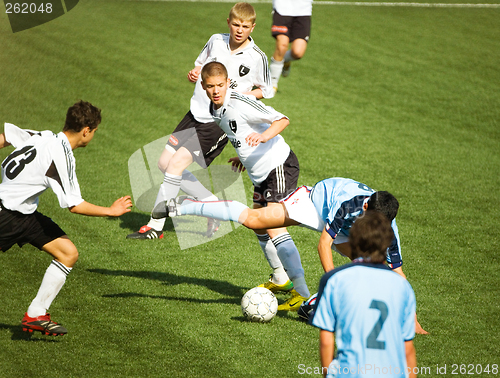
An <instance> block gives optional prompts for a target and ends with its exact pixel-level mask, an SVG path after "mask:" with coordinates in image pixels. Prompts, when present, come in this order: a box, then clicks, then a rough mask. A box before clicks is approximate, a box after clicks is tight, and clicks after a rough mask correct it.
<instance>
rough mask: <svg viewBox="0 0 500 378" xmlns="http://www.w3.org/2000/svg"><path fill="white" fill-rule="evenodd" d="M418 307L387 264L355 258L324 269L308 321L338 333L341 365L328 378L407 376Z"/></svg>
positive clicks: (404, 284) (338, 355) (338, 353)
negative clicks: (408, 344)
mask: <svg viewBox="0 0 500 378" xmlns="http://www.w3.org/2000/svg"><path fill="white" fill-rule="evenodd" d="M415 309H416V302H415V294H414V292H413V289H412V288H411V286H410V284H409V283H408V281H407V280H405V279H404V278H403V277H401V276H400V275H399V274H397V273H394V272H392V271H391V270H390V269H389V268H388V267H387V266H385V265H383V264H371V263H366V262H362V261H355V262H353V263H350V264H347V265H343V266H341V267H339V268H337V269H334V270H332V271H330V272H328V273H326V274H325V275H324V276H323V278H322V279H321V282H320V287H319V292H318V299H317V302H316V310H315V312H314V315H313V317H312V319H311V320H310V323H311V324H312V325H313V326H315V327H318V328H320V329H323V330H326V331H329V332H335V342H336V355H335V360H334V362H336V363H337V364H338V365H337V366H336V368H334V366H333V365H330V369H329V374H328V377H360V378H361V377H362V378H370V377H384V378H390V377H398V378H401V377H406V376H407V374H406V370H407V369H406V368H407V366H406V351H405V345H404V342H405V341H408V340H413V338H414V337H415ZM335 372H337V375H335Z"/></svg>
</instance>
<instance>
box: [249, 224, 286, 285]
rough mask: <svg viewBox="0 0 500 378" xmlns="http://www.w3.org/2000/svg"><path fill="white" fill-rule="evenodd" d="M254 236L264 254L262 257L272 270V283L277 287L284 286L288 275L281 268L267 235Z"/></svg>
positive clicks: (276, 252) (274, 248)
mask: <svg viewBox="0 0 500 378" xmlns="http://www.w3.org/2000/svg"><path fill="white" fill-rule="evenodd" d="M255 236H257V239H259V244H260V248H261V249H262V252H264V256H265V257H266V259H267V262H268V263H269V266H270V267H271V269H272V270H273V277H272V278H273V279H272V281H273V282H274V283H275V284H277V285H284V284H285V283H286V282H287V281H288V275H287V274H286V272H285V269H284V268H283V264H281V261H280V259H279V257H278V251H277V250H276V247H275V246H274V244H273V242H272V241H271V238H270V237H269V235H268V234H264V235H259V234H255Z"/></svg>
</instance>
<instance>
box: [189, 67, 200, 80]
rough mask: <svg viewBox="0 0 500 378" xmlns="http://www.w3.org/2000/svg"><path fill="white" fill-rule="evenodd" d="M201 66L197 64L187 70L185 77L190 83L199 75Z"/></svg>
mask: <svg viewBox="0 0 500 378" xmlns="http://www.w3.org/2000/svg"><path fill="white" fill-rule="evenodd" d="M200 72H201V67H199V66H197V67H195V68H193V69H192V70H191V71H189V72H188V75H187V78H188V80H189V81H190V82H191V83H196V82H197V81H198V77H199V76H200Z"/></svg>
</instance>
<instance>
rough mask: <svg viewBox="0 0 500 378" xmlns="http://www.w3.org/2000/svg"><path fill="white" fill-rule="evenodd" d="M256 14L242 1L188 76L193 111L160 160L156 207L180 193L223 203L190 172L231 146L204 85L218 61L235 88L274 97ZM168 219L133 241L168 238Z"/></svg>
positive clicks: (211, 227)
mask: <svg viewBox="0 0 500 378" xmlns="http://www.w3.org/2000/svg"><path fill="white" fill-rule="evenodd" d="M255 19H256V13H255V9H254V8H253V6H252V5H251V4H248V3H237V4H235V5H234V6H233V7H232V8H231V11H230V12H229V18H228V19H227V24H228V27H229V33H218V34H214V35H212V36H211V37H210V39H209V40H208V42H207V43H206V44H205V46H204V47H203V49H202V50H201V53H200V54H199V56H198V58H197V59H196V61H195V63H194V66H195V67H194V68H193V69H192V70H191V71H189V72H188V75H187V78H188V80H189V81H190V82H192V83H195V89H194V93H193V96H192V98H191V106H190V110H189V112H188V113H187V114H186V116H185V117H184V119H183V120H182V121H181V122H180V123H179V124H178V126H177V127H176V129H175V130H174V131H173V133H172V135H171V136H170V139H169V141H168V143H167V144H166V146H165V149H164V150H163V152H162V154H161V156H160V159H159V161H158V168H159V169H160V170H161V171H162V172H163V173H164V175H165V177H164V181H163V183H162V184H161V186H160V190H159V192H158V196H157V198H156V202H155V206H156V205H157V204H158V203H160V202H164V201H168V200H169V199H171V198H175V197H176V196H177V194H178V192H179V190H180V189H182V190H183V191H184V192H186V193H187V194H189V195H191V196H193V197H195V198H197V199H199V200H205V201H213V200H217V197H216V196H215V195H213V194H212V193H211V192H210V191H209V190H207V189H206V188H205V187H204V186H203V185H202V184H201V183H200V182H199V181H198V180H197V179H196V178H195V177H194V175H193V174H191V173H190V172H189V171H187V170H186V168H187V167H188V166H189V165H190V164H191V163H192V162H193V161H194V162H196V163H197V164H199V165H200V166H201V167H202V168H207V167H208V166H209V165H210V164H211V163H212V161H213V159H215V158H216V157H217V156H218V155H219V154H220V153H221V152H222V150H223V148H224V147H225V145H226V144H227V141H228V139H227V135H226V134H225V133H224V132H223V131H222V130H221V129H220V128H219V126H217V124H216V123H215V122H214V121H213V119H212V116H211V115H210V112H209V104H210V101H209V99H208V97H207V96H206V94H205V91H204V90H203V88H202V86H201V78H200V72H201V69H202V67H203V66H204V65H205V64H206V63H208V62H212V61H218V62H222V63H223V64H224V65H225V66H226V67H227V68H228V72H229V77H230V78H231V88H232V89H234V90H235V91H238V92H242V93H246V94H250V95H253V96H255V97H256V98H263V97H264V98H271V97H273V95H274V92H273V88H272V85H271V75H270V72H269V68H268V61H267V57H266V55H265V54H264V53H263V52H262V51H261V50H260V49H259V48H258V47H257V45H256V44H255V42H254V41H253V39H252V38H251V37H250V34H251V33H252V31H253V30H254V28H255ZM164 224H165V218H163V219H153V218H151V219H150V221H149V222H148V224H147V225H145V226H142V227H141V229H140V230H139V231H137V232H134V233H132V234H129V235H128V236H127V238H129V239H156V238H160V239H161V238H163V226H164ZM218 227H219V222H217V221H215V220H213V219H209V220H208V226H207V234H206V235H207V237H211V236H212V235H213V234H214V232H215V231H217V229H218Z"/></svg>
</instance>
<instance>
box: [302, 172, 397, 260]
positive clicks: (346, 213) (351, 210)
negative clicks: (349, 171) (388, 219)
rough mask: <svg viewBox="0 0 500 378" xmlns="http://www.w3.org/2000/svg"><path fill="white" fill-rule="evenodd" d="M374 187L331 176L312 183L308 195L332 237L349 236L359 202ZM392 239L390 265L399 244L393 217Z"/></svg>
mask: <svg viewBox="0 0 500 378" xmlns="http://www.w3.org/2000/svg"><path fill="white" fill-rule="evenodd" d="M373 193H375V191H374V190H373V189H372V188H370V187H368V186H366V185H365V184H362V183H359V182H357V181H354V180H351V179H347V178H341V177H333V178H329V179H326V180H322V181H320V182H318V183H317V184H316V185H314V187H313V189H312V191H311V194H310V198H311V201H312V203H313V204H314V206H315V207H316V211H317V212H318V214H319V215H320V217H321V219H323V220H324V221H325V224H326V226H325V227H326V230H327V232H328V233H329V234H330V236H331V237H332V238H333V239H335V238H336V237H337V235H339V234H341V235H344V236H346V237H347V236H349V230H350V228H351V226H352V224H353V223H354V221H355V220H356V218H357V217H359V216H360V215H361V214H363V205H364V204H365V203H366V202H367V201H368V199H369V198H370V197H371V195H372V194H373ZM391 226H392V230H393V231H394V236H395V237H394V240H393V242H392V244H391V246H390V247H389V249H388V250H387V263H388V264H389V266H390V267H391V268H392V269H395V268H398V267H400V266H401V265H402V264H403V262H402V259H401V247H400V240H399V233H398V227H397V225H396V219H394V220H393V221H392V224H391Z"/></svg>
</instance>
